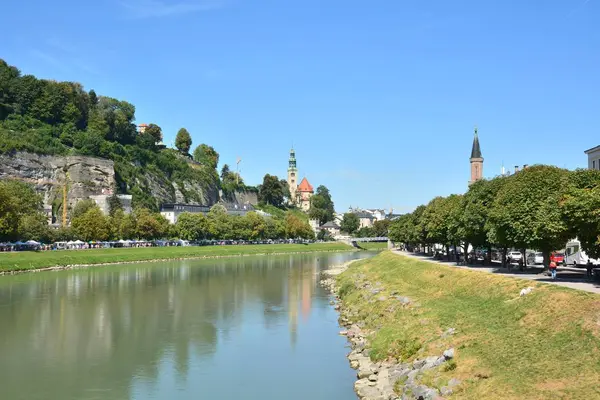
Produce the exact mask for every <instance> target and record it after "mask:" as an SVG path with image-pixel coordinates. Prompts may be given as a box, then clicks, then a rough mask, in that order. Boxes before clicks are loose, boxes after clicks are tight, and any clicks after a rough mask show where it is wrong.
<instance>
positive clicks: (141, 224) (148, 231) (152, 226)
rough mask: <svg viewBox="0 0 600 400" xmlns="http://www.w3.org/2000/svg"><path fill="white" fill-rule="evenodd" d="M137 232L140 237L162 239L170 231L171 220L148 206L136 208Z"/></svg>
mask: <svg viewBox="0 0 600 400" xmlns="http://www.w3.org/2000/svg"><path fill="white" fill-rule="evenodd" d="M134 217H135V222H136V223H135V225H136V226H135V234H136V237H138V238H140V239H146V240H153V239H161V238H163V237H165V236H166V234H167V233H168V231H169V221H167V220H166V219H165V218H164V217H163V216H162V215H160V214H158V213H153V212H151V211H150V210H148V209H146V208H140V209H137V210H135V213H134Z"/></svg>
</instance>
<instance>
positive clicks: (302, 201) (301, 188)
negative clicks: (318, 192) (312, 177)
mask: <svg viewBox="0 0 600 400" xmlns="http://www.w3.org/2000/svg"><path fill="white" fill-rule="evenodd" d="M313 194H315V191H314V189H313V187H312V185H311V184H310V183H309V182H308V179H306V178H302V182H300V184H299V185H298V188H297V189H296V205H297V206H298V207H300V209H301V210H302V211H308V210H309V209H310V199H311V198H312V196H313Z"/></svg>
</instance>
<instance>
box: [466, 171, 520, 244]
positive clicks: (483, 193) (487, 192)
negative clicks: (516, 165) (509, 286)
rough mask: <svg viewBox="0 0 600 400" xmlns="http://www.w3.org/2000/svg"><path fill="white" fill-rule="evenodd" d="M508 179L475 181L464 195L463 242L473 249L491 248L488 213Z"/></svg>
mask: <svg viewBox="0 0 600 400" xmlns="http://www.w3.org/2000/svg"><path fill="white" fill-rule="evenodd" d="M509 179H510V178H507V177H498V178H494V179H491V180H486V179H482V180H479V181H476V182H474V183H473V184H471V186H469V190H468V191H467V193H466V194H465V195H464V198H463V207H462V213H461V216H460V218H461V220H462V221H461V223H462V226H463V228H464V237H465V240H466V241H467V242H468V243H471V244H472V245H473V246H474V247H487V248H491V245H492V243H490V240H489V239H490V234H489V231H490V224H489V223H488V220H489V213H490V211H491V209H492V205H493V204H494V200H495V199H496V196H497V194H498V191H499V190H500V189H501V188H502V186H504V185H505V184H506V182H507V181H508V180H509ZM489 253H490V252H488V254H489Z"/></svg>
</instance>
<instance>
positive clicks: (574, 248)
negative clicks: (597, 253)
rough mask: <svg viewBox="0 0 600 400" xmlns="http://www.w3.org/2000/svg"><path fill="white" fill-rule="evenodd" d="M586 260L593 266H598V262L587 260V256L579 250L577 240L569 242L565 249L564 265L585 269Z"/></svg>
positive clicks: (599, 261) (579, 244)
mask: <svg viewBox="0 0 600 400" xmlns="http://www.w3.org/2000/svg"><path fill="white" fill-rule="evenodd" d="M588 260H589V261H590V262H591V263H592V264H593V265H600V260H595V259H593V258H589V257H588V256H587V254H585V252H584V251H583V250H582V249H581V243H580V242H579V240H577V239H574V240H570V241H569V242H568V243H567V246H566V248H565V265H572V266H575V267H577V266H580V267H585V266H586V265H587V263H588Z"/></svg>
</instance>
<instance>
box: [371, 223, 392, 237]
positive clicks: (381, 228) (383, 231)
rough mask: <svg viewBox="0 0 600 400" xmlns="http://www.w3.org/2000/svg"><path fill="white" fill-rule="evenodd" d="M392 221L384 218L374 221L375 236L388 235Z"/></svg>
mask: <svg viewBox="0 0 600 400" xmlns="http://www.w3.org/2000/svg"><path fill="white" fill-rule="evenodd" d="M390 223H391V221H390V220H389V219H382V220H380V221H375V222H374V223H373V234H374V236H375V237H386V236H387V235H388V230H389V227H390Z"/></svg>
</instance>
